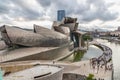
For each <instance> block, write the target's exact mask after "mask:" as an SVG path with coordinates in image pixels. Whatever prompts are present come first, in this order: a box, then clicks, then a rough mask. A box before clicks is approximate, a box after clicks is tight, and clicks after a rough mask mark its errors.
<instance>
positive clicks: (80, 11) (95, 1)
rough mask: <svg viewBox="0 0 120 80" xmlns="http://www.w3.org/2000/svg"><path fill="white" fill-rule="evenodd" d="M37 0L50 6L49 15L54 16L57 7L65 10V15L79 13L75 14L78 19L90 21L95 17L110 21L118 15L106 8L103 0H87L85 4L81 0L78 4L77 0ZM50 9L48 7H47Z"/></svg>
mask: <svg viewBox="0 0 120 80" xmlns="http://www.w3.org/2000/svg"><path fill="white" fill-rule="evenodd" d="M38 2H39V3H40V4H41V6H43V7H44V8H46V7H45V6H47V7H48V6H49V7H51V5H50V4H52V6H53V5H54V7H52V9H51V13H50V14H51V15H50V16H54V17H55V16H56V15H55V14H56V11H57V10H59V9H64V10H66V13H67V16H71V15H74V16H76V15H79V16H77V17H78V18H79V20H80V21H85V22H90V21H93V20H96V19H100V20H102V21H110V20H114V19H116V18H117V17H118V14H117V13H111V12H110V11H109V10H108V6H107V4H106V3H105V2H104V1H103V0H87V1H86V3H85V4H82V2H81V3H80V4H79V3H77V0H71V1H70V0H64V1H61V0H38ZM42 3H43V4H44V5H43V4H42ZM91 5H94V6H95V8H96V10H95V11H94V10H93V9H91V7H90V6H91ZM48 9H50V8H48ZM46 10H47V9H46Z"/></svg>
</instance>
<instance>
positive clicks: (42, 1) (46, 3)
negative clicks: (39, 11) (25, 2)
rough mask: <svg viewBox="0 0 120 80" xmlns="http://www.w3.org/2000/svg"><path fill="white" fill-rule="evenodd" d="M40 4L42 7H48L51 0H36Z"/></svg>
mask: <svg viewBox="0 0 120 80" xmlns="http://www.w3.org/2000/svg"><path fill="white" fill-rule="evenodd" d="M37 1H38V3H39V4H40V5H42V6H43V7H49V6H50V5H51V3H52V2H51V0H37Z"/></svg>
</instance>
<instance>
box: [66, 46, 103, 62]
mask: <svg viewBox="0 0 120 80" xmlns="http://www.w3.org/2000/svg"><path fill="white" fill-rule="evenodd" d="M101 54H102V50H101V49H99V48H98V47H96V46H94V45H90V46H89V49H88V50H87V51H78V52H75V53H74V54H73V55H71V56H69V57H68V58H66V59H64V61H70V62H76V61H80V60H89V59H91V58H94V57H99V56H100V55H101Z"/></svg>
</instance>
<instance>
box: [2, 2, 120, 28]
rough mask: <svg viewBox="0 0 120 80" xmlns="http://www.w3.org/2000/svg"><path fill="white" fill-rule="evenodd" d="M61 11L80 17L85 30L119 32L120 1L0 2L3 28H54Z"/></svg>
mask: <svg viewBox="0 0 120 80" xmlns="http://www.w3.org/2000/svg"><path fill="white" fill-rule="evenodd" d="M57 10H65V11H66V16H71V17H77V18H78V22H79V23H80V24H79V26H82V27H85V28H89V29H92V28H102V29H108V30H115V29H117V27H118V26H120V0H0V25H3V24H8V25H15V26H19V27H24V28H32V26H33V24H39V25H42V26H45V27H48V28H50V27H51V26H52V22H53V21H55V20H56V16H57Z"/></svg>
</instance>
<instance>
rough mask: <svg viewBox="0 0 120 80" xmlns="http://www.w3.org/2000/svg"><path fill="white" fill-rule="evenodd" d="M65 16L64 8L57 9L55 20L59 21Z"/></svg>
mask: <svg viewBox="0 0 120 80" xmlns="http://www.w3.org/2000/svg"><path fill="white" fill-rule="evenodd" d="M64 17H65V10H58V11H57V21H61V20H62V19H63V18H64Z"/></svg>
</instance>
